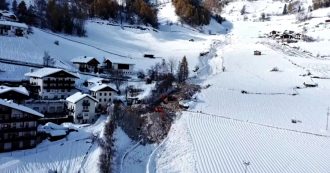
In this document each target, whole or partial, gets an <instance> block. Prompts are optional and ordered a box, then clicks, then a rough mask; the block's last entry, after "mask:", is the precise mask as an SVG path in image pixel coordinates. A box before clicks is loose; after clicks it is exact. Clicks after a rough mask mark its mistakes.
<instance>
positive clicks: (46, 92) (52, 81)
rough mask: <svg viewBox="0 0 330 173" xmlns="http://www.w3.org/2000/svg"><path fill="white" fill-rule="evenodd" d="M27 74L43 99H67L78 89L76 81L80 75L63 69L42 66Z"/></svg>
mask: <svg viewBox="0 0 330 173" xmlns="http://www.w3.org/2000/svg"><path fill="white" fill-rule="evenodd" d="M25 76H28V77H30V84H31V85H32V86H34V87H35V92H37V93H38V95H39V97H40V98H41V99H45V100H48V99H55V100H56V99H65V98H67V97H69V96H70V95H72V94H73V93H75V92H76V91H77V90H76V89H75V81H76V79H77V78H78V76H76V75H75V74H73V73H70V72H68V71H66V70H63V69H57V68H42V69H39V70H36V71H32V72H29V73H26V74H25Z"/></svg>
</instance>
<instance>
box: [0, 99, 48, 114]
mask: <svg viewBox="0 0 330 173" xmlns="http://www.w3.org/2000/svg"><path fill="white" fill-rule="evenodd" d="M0 105H3V106H6V107H10V108H13V109H16V110H19V111H22V112H26V113H29V114H32V115H36V116H39V117H44V115H43V114H41V113H39V112H37V111H35V110H33V109H31V108H28V107H25V106H22V105H19V104H16V103H14V102H13V101H8V100H3V99H0Z"/></svg>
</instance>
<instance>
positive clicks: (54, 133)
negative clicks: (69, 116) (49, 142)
mask: <svg viewBox="0 0 330 173" xmlns="http://www.w3.org/2000/svg"><path fill="white" fill-rule="evenodd" d="M66 132H67V131H66V130H50V131H49V132H48V134H49V135H50V136H52V137H55V136H65V135H66Z"/></svg>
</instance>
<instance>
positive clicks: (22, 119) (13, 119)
mask: <svg viewBox="0 0 330 173" xmlns="http://www.w3.org/2000/svg"><path fill="white" fill-rule="evenodd" d="M0 115H1V114H0ZM25 121H37V119H36V118H35V117H10V118H6V119H5V118H0V124H1V123H12V122H25Z"/></svg>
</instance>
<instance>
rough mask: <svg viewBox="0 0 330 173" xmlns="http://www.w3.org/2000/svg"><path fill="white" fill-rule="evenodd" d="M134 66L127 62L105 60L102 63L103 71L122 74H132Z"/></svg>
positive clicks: (113, 59)
mask: <svg viewBox="0 0 330 173" xmlns="http://www.w3.org/2000/svg"><path fill="white" fill-rule="evenodd" d="M134 66H135V64H134V63H132V62H129V61H128V60H126V61H123V60H122V59H115V58H106V59H105V60H104V62H103V69H104V70H105V71H118V72H120V73H123V74H132V73H133V72H134Z"/></svg>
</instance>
